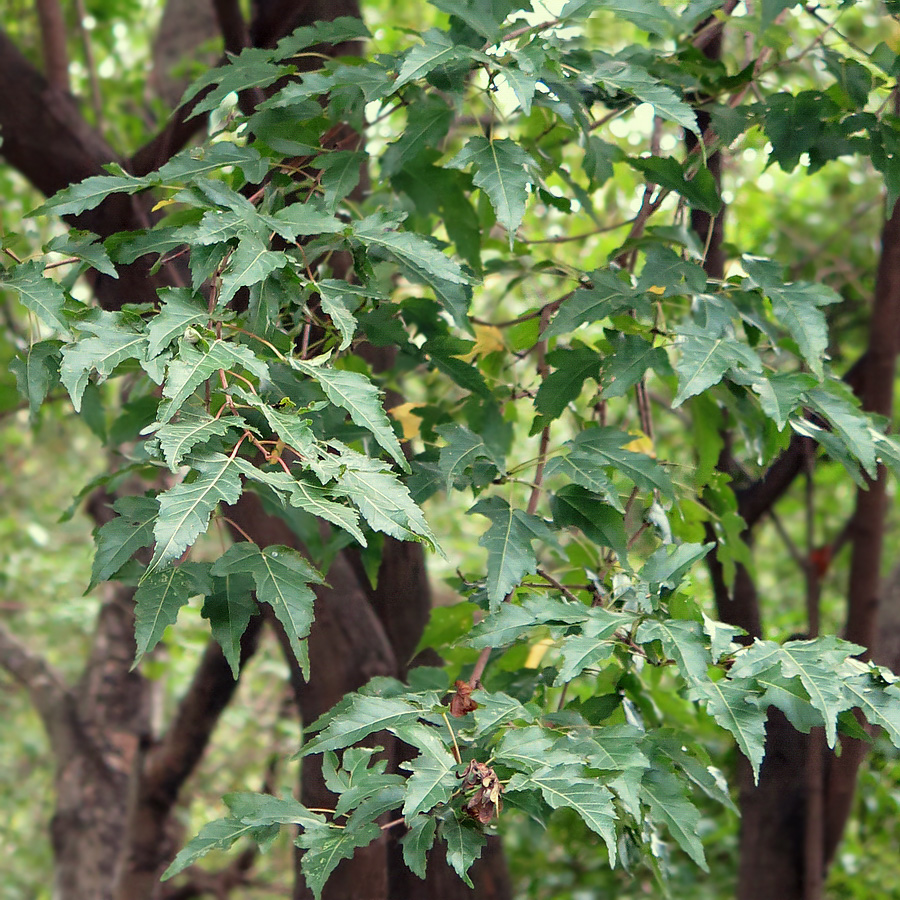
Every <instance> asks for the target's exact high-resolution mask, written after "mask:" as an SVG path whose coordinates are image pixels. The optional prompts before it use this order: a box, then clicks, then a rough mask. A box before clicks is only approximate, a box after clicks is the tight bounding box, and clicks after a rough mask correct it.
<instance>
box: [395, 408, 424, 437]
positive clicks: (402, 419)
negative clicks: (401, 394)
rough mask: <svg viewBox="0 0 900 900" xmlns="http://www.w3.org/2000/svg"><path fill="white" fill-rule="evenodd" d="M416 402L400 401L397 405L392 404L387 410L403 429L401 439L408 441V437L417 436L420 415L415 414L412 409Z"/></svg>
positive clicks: (420, 419) (420, 422) (420, 420)
mask: <svg viewBox="0 0 900 900" xmlns="http://www.w3.org/2000/svg"><path fill="white" fill-rule="evenodd" d="M419 405H420V404H418V403H401V404H400V405H399V406H392V407H391V408H390V409H389V410H388V412H389V413H390V414H391V415H392V416H393V417H394V418H395V419H396V420H397V421H398V422H399V423H400V427H401V428H402V429H403V440H404V441H408V440H410V438H414V437H418V436H419V425H421V424H422V417H421V416H417V415H416V414H415V413H414V412H412V410H413V409H414V408H415V407H417V406H419Z"/></svg>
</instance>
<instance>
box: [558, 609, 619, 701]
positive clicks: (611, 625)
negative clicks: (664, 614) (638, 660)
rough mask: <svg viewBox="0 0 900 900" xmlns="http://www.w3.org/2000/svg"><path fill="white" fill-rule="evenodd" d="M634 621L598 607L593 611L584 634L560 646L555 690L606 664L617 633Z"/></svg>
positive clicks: (585, 626)
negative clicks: (587, 670)
mask: <svg viewBox="0 0 900 900" xmlns="http://www.w3.org/2000/svg"><path fill="white" fill-rule="evenodd" d="M632 621H633V619H632V617H631V616H629V615H623V614H622V613H619V612H614V611H612V610H607V609H603V608H602V607H597V608H596V609H592V610H591V618H590V619H589V620H588V621H587V622H585V623H584V626H583V631H582V633H581V634H576V635H572V636H569V637H566V638H564V639H563V641H562V644H561V645H560V654H561V656H562V663H561V664H560V665H559V667H558V668H559V671H558V673H557V676H556V680H555V681H554V682H553V683H554V685H555V686H557V687H558V686H559V685H563V684H566V682H569V681H571V680H572V679H573V678H575V677H576V676H578V675H580V674H581V673H582V672H583V671H584V670H585V669H589V668H592V667H594V666H596V665H597V664H598V663H602V662H606V660H607V659H609V658H610V657H611V656H612V654H613V651H614V650H615V640H614V639H615V635H616V632H617V631H618V630H619V629H620V628H622V627H623V626H624V625H628V624H630V623H631V622H632Z"/></svg>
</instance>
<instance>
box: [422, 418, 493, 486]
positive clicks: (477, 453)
mask: <svg viewBox="0 0 900 900" xmlns="http://www.w3.org/2000/svg"><path fill="white" fill-rule="evenodd" d="M435 431H436V432H437V433H438V434H439V435H440V436H441V437H442V438H443V439H444V440H445V441H446V442H447V443H446V444H445V445H444V446H443V447H441V454H440V459H439V463H438V464H439V466H440V469H441V474H442V475H443V476H444V480H445V482H446V487H447V490H448V491H449V490H450V489H451V488H452V487H453V485H454V484H455V483H456V481H457V480H458V479H459V478H461V477H462V475H463V474H464V473H465V471H466V469H467V468H468V467H469V466H471V465H473V464H474V463H475V461H476V460H478V459H486V460H488V461H489V462H491V463H493V464H494V466H495V467H496V468H497V469H498V470H499V466H497V464H496V460H495V458H494V454H493V453H492V452H491V450H490V449H489V448H488V446H487V444H485V442H484V439H483V438H482V437H481V436H480V435H477V434H475V433H474V432H473V431H470V430H469V429H468V428H466V427H465V425H439V426H437V428H435Z"/></svg>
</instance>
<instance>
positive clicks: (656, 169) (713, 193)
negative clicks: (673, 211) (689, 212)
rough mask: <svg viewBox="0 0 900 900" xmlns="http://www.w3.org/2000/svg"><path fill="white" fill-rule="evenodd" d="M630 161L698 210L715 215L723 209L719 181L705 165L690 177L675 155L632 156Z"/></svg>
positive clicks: (649, 177) (650, 181)
mask: <svg viewBox="0 0 900 900" xmlns="http://www.w3.org/2000/svg"><path fill="white" fill-rule="evenodd" d="M628 164H629V165H630V166H631V167H632V168H633V169H637V170H638V171H639V172H643V174H644V175H645V177H646V178H647V181H648V182H649V183H650V184H658V185H659V186H660V187H662V188H666V189H667V190H670V191H675V192H676V193H679V194H681V196H682V197H684V199H685V200H687V202H688V203H689V204H690V205H691V206H692V207H694V209H700V210H703V211H704V212H707V213H709V214H710V215H713V216H715V215H717V214H718V212H719V210H720V209H721V208H722V198H721V197H720V196H719V190H718V187H717V186H716V180H715V178H714V177H713V175H712V173H711V172H710V171H709V169H707V168H706V167H705V166H701V167H700V168H699V169H697V171H696V172H695V173H694V175H693V177H691V178H688V177H687V176H686V174H685V169H684V166H683V165H682V164H681V163H680V162H679V161H678V160H677V159H675V158H674V157H673V156H646V157H639V158H630V159H629V160H628Z"/></svg>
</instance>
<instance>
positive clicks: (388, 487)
mask: <svg viewBox="0 0 900 900" xmlns="http://www.w3.org/2000/svg"><path fill="white" fill-rule="evenodd" d="M340 459H341V461H342V464H341V468H340V474H339V476H338V482H337V486H336V487H335V489H334V490H335V491H336V492H339V493H342V494H344V495H346V496H347V497H349V498H350V499H351V500H352V501H353V503H354V504H356V506H357V508H358V509H359V511H360V512H361V513H362V515H363V518H364V519H365V520H366V521H367V522H368V523H369V526H370V527H371V528H373V529H374V530H375V531H383V532H384V533H385V534H389V535H390V536H391V537H395V538H397V540H400V541H419V542H421V543H425V544H428V545H429V546H430V547H432V548H433V549H437V543H436V542H435V538H434V535H433V534H432V533H431V529H430V528H429V527H428V523H427V522H426V521H425V516H424V515H423V514H422V510H421V509H419V507H418V506H416V504H415V503H414V502H413V500H412V497H410V495H409V491H408V490H407V489H406V487H405V486H404V485H403V484H402V483H401V482H400V481H399V480H398V479H397V477H396V476H395V475H394V474H393V473H391V472H388V471H387V470H386V469H385V467H384V465H383V464H382V463H380V462H379V461H378V460H374V459H369V458H368V457H366V456H363V455H362V454H360V453H354V452H353V451H352V450H349V449H347V448H342V449H341V457H340Z"/></svg>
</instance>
